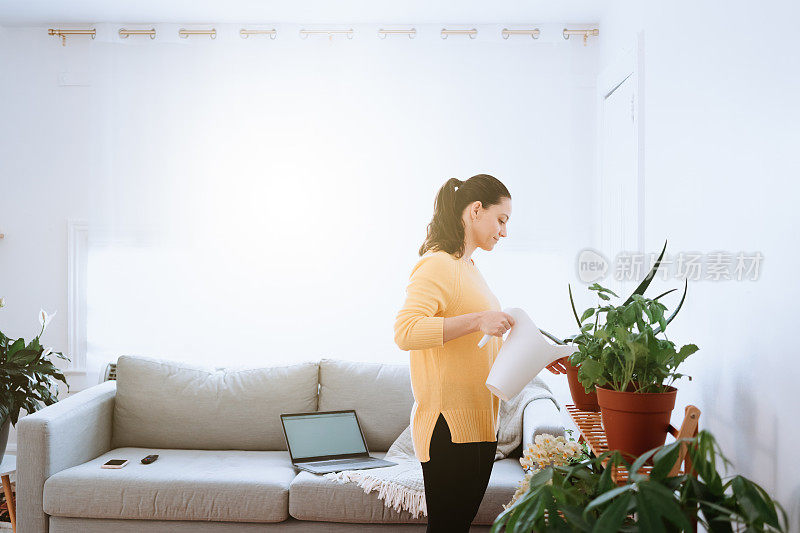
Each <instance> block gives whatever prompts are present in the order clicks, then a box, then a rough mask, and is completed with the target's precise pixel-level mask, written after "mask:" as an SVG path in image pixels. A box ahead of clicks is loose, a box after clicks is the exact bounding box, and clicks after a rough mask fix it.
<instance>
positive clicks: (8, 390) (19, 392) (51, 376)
mask: <svg viewBox="0 0 800 533" xmlns="http://www.w3.org/2000/svg"><path fill="white" fill-rule="evenodd" d="M0 300H2V299H0ZM2 303H3V305H5V301H4V300H3V301H2ZM53 316H55V313H53V314H52V315H49V314H47V312H45V311H44V310H41V311H40V312H39V324H41V327H42V329H41V330H40V331H39V334H38V335H36V337H34V339H33V340H32V341H30V342H29V343H27V344H26V343H25V340H24V339H16V340H15V339H9V338H8V337H6V336H5V335H4V334H3V333H2V332H0V424H2V423H4V422H5V420H6V419H7V418H10V420H11V423H12V424H13V425H14V426H16V425H17V421H18V420H19V411H20V409H25V411H26V412H28V413H33V412H35V411H38V410H39V409H41V408H42V407H44V406H47V405H52V404H54V403H56V402H57V401H58V398H57V397H56V395H57V393H58V385H57V384H56V383H55V380H58V381H61V382H63V383H64V384H65V385H67V392H69V384H68V383H67V380H66V378H65V377H64V374H62V373H61V371H60V370H59V369H58V368H57V367H56V366H55V365H54V364H53V361H52V360H51V359H50V357H51V356H56V357H58V358H60V359H64V360H66V361H69V360H70V359H69V358H68V357H66V356H64V355H63V354H62V353H60V352H54V351H53V349H52V348H51V347H44V346H42V345H41V343H40V342H39V338H40V337H41V336H42V334H43V333H44V331H45V329H46V328H47V325H48V324H49V323H50V320H52V318H53Z"/></svg>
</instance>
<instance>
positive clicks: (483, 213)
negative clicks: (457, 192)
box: [464, 198, 511, 251]
mask: <svg viewBox="0 0 800 533" xmlns="http://www.w3.org/2000/svg"><path fill="white" fill-rule="evenodd" d="M464 216H465V223H466V224H467V226H466V227H467V228H468V229H470V228H471V234H472V239H473V240H474V241H475V244H476V245H477V246H478V247H480V248H483V249H484V250H486V251H490V250H492V249H493V248H494V245H495V244H497V243H498V242H499V241H500V239H501V238H502V237H507V236H508V232H507V231H506V226H507V225H508V219H509V218H510V217H511V198H502V199H501V201H500V203H499V204H495V205H492V206H489V208H488V209H484V208H483V206H481V203H480V202H478V201H476V202H472V203H471V204H470V205H468V206H467V209H466V211H465V213H464Z"/></svg>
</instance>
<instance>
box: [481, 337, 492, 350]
mask: <svg viewBox="0 0 800 533" xmlns="http://www.w3.org/2000/svg"><path fill="white" fill-rule="evenodd" d="M491 338H492V336H491V335H484V336H483V338H482V339H481V342H479V343H478V348H483V346H484V345H485V344H486V343H487V342H489V339H491Z"/></svg>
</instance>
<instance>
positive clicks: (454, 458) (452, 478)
mask: <svg viewBox="0 0 800 533" xmlns="http://www.w3.org/2000/svg"><path fill="white" fill-rule="evenodd" d="M496 450H497V441H494V442H464V443H454V442H452V437H451V435H450V428H449V427H448V426H447V421H446V420H445V418H444V415H442V414H441V413H439V418H438V420H436V426H435V427H434V429H433V436H432V437H431V445H430V451H429V456H430V460H429V461H426V462H424V463H421V464H422V475H423V478H424V480H425V502H426V505H427V507H428V529H427V530H426V532H427V533H450V532H453V533H456V532H458V533H460V532H469V526H470V524H471V523H472V520H473V519H474V518H475V515H477V514H478V507H480V505H481V501H482V500H483V495H484V494H485V493H486V486H487V485H488V484H489V476H490V475H491V473H492V467H493V466H494V454H495V451H496Z"/></svg>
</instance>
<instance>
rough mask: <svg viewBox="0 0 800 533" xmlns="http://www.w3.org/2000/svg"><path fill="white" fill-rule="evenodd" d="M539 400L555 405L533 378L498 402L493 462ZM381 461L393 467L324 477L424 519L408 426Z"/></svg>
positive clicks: (510, 447)
mask: <svg viewBox="0 0 800 533" xmlns="http://www.w3.org/2000/svg"><path fill="white" fill-rule="evenodd" d="M543 398H549V399H551V400H552V401H553V402H555V398H553V394H552V392H551V391H550V388H549V387H548V386H547V385H546V384H545V383H544V381H542V380H541V379H540V378H538V377H537V378H534V379H533V380H532V381H531V382H530V383H529V384H528V385H526V386H525V388H524V389H522V391H521V392H520V393H519V394H517V395H516V396H515V397H513V398H512V399H511V400H510V401H508V402H503V401H501V402H500V414H499V416H498V418H499V420H498V430H497V452H496V453H495V457H494V460H495V461H497V460H498V459H504V458H505V457H508V455H509V454H510V453H511V452H513V451H514V450H516V449H517V447H518V446H519V445H520V443H521V442H522V411H523V410H524V409H525V407H526V406H527V405H528V404H529V403H530V402H532V401H535V400H539V399H543ZM384 459H386V460H387V461H393V462H395V463H397V464H396V465H394V466H387V467H383V468H370V469H367V470H344V471H342V472H331V473H329V474H324V477H325V478H327V479H329V480H331V481H336V482H338V483H347V482H353V483H358V485H359V486H360V487H362V488H363V489H364V492H365V493H369V492H372V491H374V490H376V491H378V498H380V499H381V500H383V502H384V505H386V507H391V508H393V509H394V510H395V511H397V512H400V511H401V510H406V511H408V512H410V513H411V514H412V515H413V516H414V518H417V517H418V516H419V514H420V513H423V514H424V515H425V516H427V515H428V508H427V506H426V505H425V482H424V480H423V477H422V464H421V463H420V462H419V460H417V458H416V456H415V455H414V443H413V441H412V439H411V426H410V425H409V426H408V427H407V428H406V429H405V430H404V431H403V432H402V433H401V434H400V436H399V437H397V439H396V440H395V441H394V442H393V443H392V445H391V447H390V448H389V451H388V452H386V456H385V457H384Z"/></svg>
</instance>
